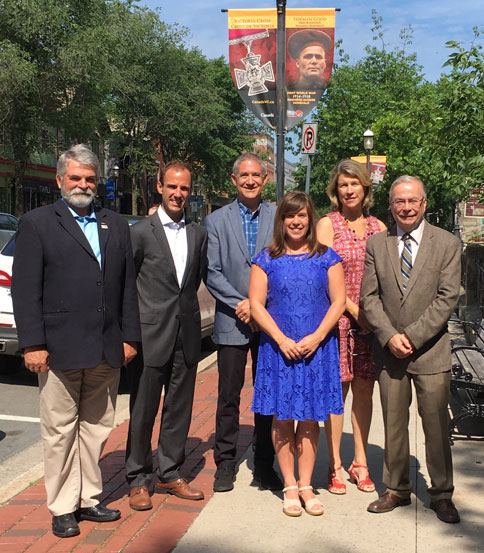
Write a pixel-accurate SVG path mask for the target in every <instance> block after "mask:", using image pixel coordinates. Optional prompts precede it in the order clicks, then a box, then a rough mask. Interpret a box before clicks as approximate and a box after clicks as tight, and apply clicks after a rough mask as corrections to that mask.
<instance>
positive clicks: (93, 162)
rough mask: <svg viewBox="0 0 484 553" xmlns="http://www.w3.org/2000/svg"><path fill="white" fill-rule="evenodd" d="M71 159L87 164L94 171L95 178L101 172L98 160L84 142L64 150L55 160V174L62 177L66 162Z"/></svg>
mask: <svg viewBox="0 0 484 553" xmlns="http://www.w3.org/2000/svg"><path fill="white" fill-rule="evenodd" d="M70 159H73V160H74V161H77V163H80V164H81V165H87V166H88V167H90V168H91V169H94V171H95V172H96V179H98V178H99V173H100V172H101V169H100V165H99V160H98V158H97V156H96V154H94V153H93V152H92V150H90V149H89V148H88V147H87V146H86V145H85V144H76V145H75V146H72V147H71V148H70V149H69V150H67V151H65V152H64V153H63V154H62V155H61V156H60V157H59V160H58V161H57V174H58V175H59V177H60V178H61V179H62V178H63V177H64V175H65V173H66V170H67V162H68V161H69V160H70Z"/></svg>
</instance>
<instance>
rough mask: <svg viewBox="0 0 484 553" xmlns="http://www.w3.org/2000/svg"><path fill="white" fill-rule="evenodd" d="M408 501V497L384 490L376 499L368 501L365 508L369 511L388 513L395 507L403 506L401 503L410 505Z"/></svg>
mask: <svg viewBox="0 0 484 553" xmlns="http://www.w3.org/2000/svg"><path fill="white" fill-rule="evenodd" d="M410 503H411V501H410V498H409V497H407V498H406V499H405V498H403V497H399V496H398V495H395V494H394V493H390V492H385V493H384V494H383V495H382V496H381V497H379V498H378V499H377V500H376V501H373V503H370V504H369V505H368V507H367V509H366V510H367V511H370V513H388V512H390V511H393V509H395V507H403V505H410Z"/></svg>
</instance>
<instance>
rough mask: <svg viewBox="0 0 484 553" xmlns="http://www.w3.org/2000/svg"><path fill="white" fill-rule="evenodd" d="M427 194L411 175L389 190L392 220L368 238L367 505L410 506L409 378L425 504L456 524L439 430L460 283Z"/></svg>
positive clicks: (364, 292)
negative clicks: (370, 454)
mask: <svg viewBox="0 0 484 553" xmlns="http://www.w3.org/2000/svg"><path fill="white" fill-rule="evenodd" d="M426 207H427V199H426V194H425V188H424V185H423V183H422V182H421V181H420V180H419V179H417V178H416V177H410V176H403V177H399V178H398V179H397V180H396V181H395V182H394V183H393V184H392V186H391V189H390V208H391V212H392V215H393V217H394V219H395V222H396V225H394V226H393V227H392V228H390V229H389V230H388V232H386V233H385V232H381V233H379V234H375V235H374V236H371V237H370V238H369V239H368V242H367V250H366V259H365V271H364V275H363V283H362V289H361V301H362V305H363V309H364V311H365V315H366V317H367V319H368V321H369V322H370V324H371V325H372V326H373V327H374V329H375V330H374V333H375V341H374V360H375V364H376V366H377V369H378V381H379V384H380V396H381V402H382V409H383V420H384V425H385V464H384V471H383V482H384V483H385V484H386V486H387V489H386V492H385V494H384V495H383V496H382V497H380V498H379V499H378V500H376V501H374V502H372V503H371V504H370V505H369V506H368V511H370V512H372V513H384V512H388V511H391V510H393V509H394V508H395V507H398V506H401V505H409V504H410V493H411V491H412V483H411V481H410V477H409V455H410V454H409V437H408V420H409V406H410V403H411V401H412V390H411V382H412V381H413V383H414V386H415V394H416V398H417V404H418V412H419V415H420V417H421V419H422V425H423V430H424V435H425V450H426V460H427V468H428V472H429V476H430V482H431V486H430V487H429V489H428V493H429V495H430V507H431V508H432V509H433V510H435V511H436V513H437V516H438V517H439V519H440V520H442V521H444V522H449V523H452V522H459V514H458V512H457V509H456V508H455V506H454V504H453V502H452V493H453V491H454V486H453V478H452V457H451V451H450V444H449V439H448V431H447V420H448V419H447V417H448V414H447V404H448V399H449V390H450V367H451V362H450V342H449V336H448V333H447V321H448V319H449V317H450V315H451V314H452V311H453V310H454V308H455V305H456V303H457V299H458V294H459V286H460V271H461V264H460V257H461V254H460V242H459V240H458V239H457V238H456V237H455V236H454V235H452V234H450V233H448V232H446V231H445V230H442V229H440V228H437V227H434V226H432V225H430V224H429V223H427V222H426V221H425V220H424V213H425V210H426Z"/></svg>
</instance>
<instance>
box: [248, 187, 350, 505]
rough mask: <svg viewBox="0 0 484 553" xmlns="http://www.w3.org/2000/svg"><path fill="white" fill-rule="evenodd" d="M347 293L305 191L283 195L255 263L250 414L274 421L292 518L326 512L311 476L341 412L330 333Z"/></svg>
mask: <svg viewBox="0 0 484 553" xmlns="http://www.w3.org/2000/svg"><path fill="white" fill-rule="evenodd" d="M345 294H346V292H345V285H344V275H343V268H342V266H341V258H340V257H339V256H338V255H337V254H336V253H335V252H334V251H333V250H332V249H331V248H328V247H326V246H323V245H322V244H319V243H318V241H317V239H316V223H315V213H314V207H313V204H312V202H311V199H310V198H309V196H307V195H306V194H304V193H303V192H290V193H288V194H286V196H284V198H283V199H282V201H281V203H280V204H279V207H278V208H277V212H276V217H275V221H274V236H273V240H272V243H271V244H270V245H269V247H268V248H266V249H264V250H262V251H261V252H260V253H259V255H257V257H256V258H255V259H254V262H253V265H252V271H251V276H250V286H249V300H250V307H251V316H252V317H253V319H254V320H255V322H256V323H257V324H258V325H259V326H260V328H261V330H262V334H261V343H260V348H259V356H258V364H257V375H256V380H255V384H254V400H253V404H252V410H253V411H254V412H256V413H261V414H263V415H273V423H272V440H273V443H274V448H275V451H276V454H277V460H278V462H279V466H280V468H281V472H282V475H283V478H284V504H283V511H284V513H285V514H286V515H289V516H299V515H301V513H302V507H301V503H302V505H303V506H304V508H305V510H306V512H307V513H308V514H311V515H322V514H323V506H322V504H321V503H320V501H319V500H318V499H316V498H315V496H314V493H313V490H312V487H311V478H312V474H313V468H314V462H315V460H316V452H317V448H318V439H319V424H318V422H317V421H322V420H326V419H327V418H328V415H329V414H331V413H333V414H339V413H342V412H343V402H342V393H341V379H340V375H339V356H338V342H337V338H336V334H335V333H334V330H333V327H334V326H335V324H336V323H337V322H338V319H339V317H340V316H341V314H342V313H343V310H344V307H345V297H346V296H345ZM295 421H297V425H296V424H295ZM296 454H297V457H298V469H299V481H296V477H295V466H294V465H295V463H294V461H295V455H296Z"/></svg>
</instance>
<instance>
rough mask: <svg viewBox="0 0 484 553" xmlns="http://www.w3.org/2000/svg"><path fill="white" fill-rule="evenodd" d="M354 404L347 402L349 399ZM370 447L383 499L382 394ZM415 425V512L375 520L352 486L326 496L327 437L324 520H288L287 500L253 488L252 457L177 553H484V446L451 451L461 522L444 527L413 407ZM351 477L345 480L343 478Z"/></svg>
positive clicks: (319, 465)
mask: <svg viewBox="0 0 484 553" xmlns="http://www.w3.org/2000/svg"><path fill="white" fill-rule="evenodd" d="M348 399H350V398H348ZM374 404H375V405H374V416H373V423H372V429H371V433H370V439H369V443H370V445H369V448H368V464H369V468H370V474H371V476H372V479H373V480H374V481H375V483H376V484H377V490H378V491H379V492H382V491H383V490H384V487H383V486H382V484H381V476H382V463H383V421H382V415H381V408H380V402H379V397H378V387H376V388H375V394H374ZM411 413H412V414H411V422H410V437H411V472H412V480H413V482H414V492H415V494H416V495H415V496H412V504H411V505H410V506H407V507H399V508H397V509H395V510H394V511H392V512H391V513H383V514H373V513H368V512H367V511H366V507H367V505H368V504H369V503H370V502H371V501H373V499H376V498H377V497H378V493H377V492H374V493H364V492H361V491H358V490H357V489H356V486H355V485H353V484H350V483H349V481H347V494H346V495H344V496H336V495H333V494H330V493H329V492H328V491H327V490H326V472H327V467H328V455H327V447H326V443H325V442H326V439H325V435H324V430H322V431H321V440H320V447H319V453H318V458H317V462H316V468H315V472H314V477H313V485H314V486H315V488H318V490H319V494H320V495H319V497H320V499H321V500H322V502H323V504H324V507H325V513H324V515H323V516H322V517H312V516H309V515H306V513H303V515H302V516H301V517H299V518H290V517H288V516H286V515H284V514H283V512H282V493H281V492H270V491H266V490H264V491H260V490H259V489H258V488H257V487H254V486H253V485H252V477H251V468H252V466H253V463H252V451H251V448H249V449H248V450H247V452H246V455H245V456H244V458H243V459H242V462H241V463H240V465H239V472H238V475H237V481H236V483H235V489H234V490H233V491H232V492H227V493H224V494H215V495H214V497H213V498H212V499H211V500H210V502H209V503H208V505H207V506H206V507H205V508H204V510H203V511H202V512H201V513H200V516H199V517H198V518H197V519H196V520H195V522H194V523H193V525H192V526H191V527H190V529H189V530H188V532H187V533H186V534H185V536H184V537H183V538H182V539H181V540H180V542H179V544H178V546H177V547H176V549H175V553H202V552H203V553H205V552H207V553H208V552H210V553H217V552H221V553H222V552H228V551H230V552H231V553H239V552H240V553H245V552H247V551H250V552H253V553H256V552H257V553H271V552H274V553H281V552H282V551H287V552H297V553H313V552H314V553H316V552H317V553H326V552H328V553H349V552H355V553H379V552H381V553H393V552H398V553H411V552H415V553H417V552H418V553H442V552H444V551H452V552H453V553H468V552H471V551H472V552H481V553H482V552H483V551H484V443H483V440H482V439H477V440H468V439H459V438H458V439H456V440H455V445H454V446H453V447H452V452H453V459H454V476H455V488H456V490H455V495H454V500H455V503H456V506H457V507H458V509H459V511H460V514H461V518H462V522H461V523H460V524H454V525H450V524H445V523H443V522H441V521H439V520H438V519H437V517H436V515H435V513H434V512H433V511H431V510H430V509H429V508H428V505H429V500H428V497H427V494H426V488H427V483H428V482H429V479H428V475H427V469H426V466H425V449H424V439H423V432H422V429H421V424H420V420H419V417H418V415H417V413H416V407H415V406H414V405H412V408H411ZM352 447H353V443H352V435H351V423H350V421H349V417H347V420H346V421H345V428H344V436H343V447H342V458H343V467H344V468H345V469H346V468H348V466H349V465H350V464H351V461H352V459H353V451H352ZM346 477H347V474H346Z"/></svg>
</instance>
